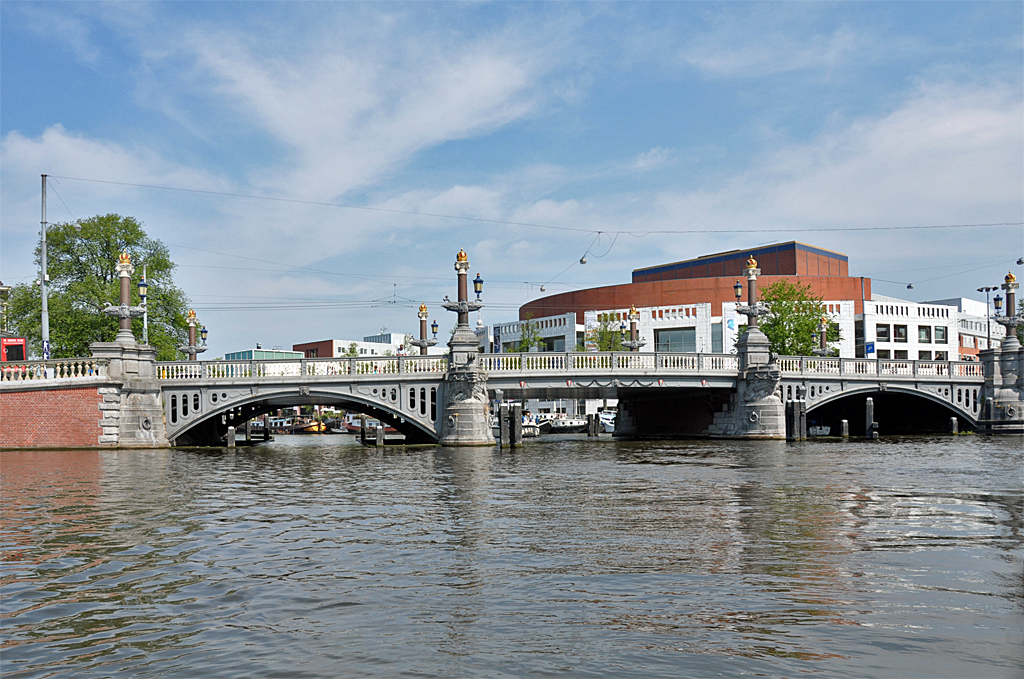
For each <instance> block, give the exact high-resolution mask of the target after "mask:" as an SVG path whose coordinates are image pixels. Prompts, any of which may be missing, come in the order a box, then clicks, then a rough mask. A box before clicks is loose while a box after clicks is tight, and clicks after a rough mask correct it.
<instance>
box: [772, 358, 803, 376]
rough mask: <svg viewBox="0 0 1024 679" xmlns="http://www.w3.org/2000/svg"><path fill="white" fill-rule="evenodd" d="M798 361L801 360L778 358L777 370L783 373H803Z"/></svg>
mask: <svg viewBox="0 0 1024 679" xmlns="http://www.w3.org/2000/svg"><path fill="white" fill-rule="evenodd" d="M800 361H801V359H800V358H799V357H797V356H779V358H778V363H779V370H781V371H782V372H784V373H799V372H803V366H802V365H801V362H800Z"/></svg>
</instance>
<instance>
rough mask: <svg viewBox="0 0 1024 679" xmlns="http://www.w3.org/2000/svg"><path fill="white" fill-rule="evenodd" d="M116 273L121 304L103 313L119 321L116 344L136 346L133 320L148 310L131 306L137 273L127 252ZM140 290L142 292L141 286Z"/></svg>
mask: <svg viewBox="0 0 1024 679" xmlns="http://www.w3.org/2000/svg"><path fill="white" fill-rule="evenodd" d="M44 176H45V175H44ZM115 271H117V276H118V278H119V279H120V282H121V295H120V300H119V302H120V303H119V304H118V305H117V306H114V305H113V304H111V303H110V302H107V303H106V305H107V306H106V307H104V308H103V311H102V313H104V314H106V315H108V316H116V317H117V319H118V331H117V337H115V338H114V341H115V342H119V343H121V344H135V335H133V334H132V319H133V318H138V317H139V316H142V315H143V314H145V313H146V309H145V306H132V305H131V289H132V287H131V286H132V274H133V273H135V267H134V266H132V258H131V256H130V255H129V254H128V251H127V250H125V251H123V252H122V253H121V255H120V257H118V260H117V266H116V267H115ZM139 289H140V292H141V289H142V287H141V285H140V287H139ZM44 299H45V297H44ZM143 303H145V300H143ZM46 333H47V336H48V335H49V328H47V330H46ZM48 344H49V340H48V339H47V345H48ZM48 352H49V347H48V346H47V347H46V350H45V351H44V353H48Z"/></svg>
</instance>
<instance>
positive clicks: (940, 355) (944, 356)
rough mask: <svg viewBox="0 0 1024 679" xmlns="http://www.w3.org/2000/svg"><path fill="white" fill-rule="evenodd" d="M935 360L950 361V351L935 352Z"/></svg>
mask: <svg viewBox="0 0 1024 679" xmlns="http://www.w3.org/2000/svg"><path fill="white" fill-rule="evenodd" d="M935 360H936V361H948V360H949V352H948V351H936V352H935Z"/></svg>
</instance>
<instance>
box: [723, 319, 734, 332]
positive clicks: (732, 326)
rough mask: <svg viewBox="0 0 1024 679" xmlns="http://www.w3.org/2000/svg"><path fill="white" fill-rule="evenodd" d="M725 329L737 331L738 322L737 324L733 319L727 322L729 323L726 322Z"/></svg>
mask: <svg viewBox="0 0 1024 679" xmlns="http://www.w3.org/2000/svg"><path fill="white" fill-rule="evenodd" d="M725 327H727V328H729V329H730V330H735V329H736V322H735V321H733V320H732V319H731V318H730V319H729V320H727V321H726V322H725Z"/></svg>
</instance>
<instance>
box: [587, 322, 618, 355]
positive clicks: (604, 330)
mask: <svg viewBox="0 0 1024 679" xmlns="http://www.w3.org/2000/svg"><path fill="white" fill-rule="evenodd" d="M586 337H587V341H588V342H593V343H594V344H596V345H597V350H598V351H622V349H623V347H622V330H621V329H620V328H619V321H618V319H616V318H615V315H614V314H599V315H598V317H597V327H596V328H592V329H590V330H588V331H587V335H586Z"/></svg>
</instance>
